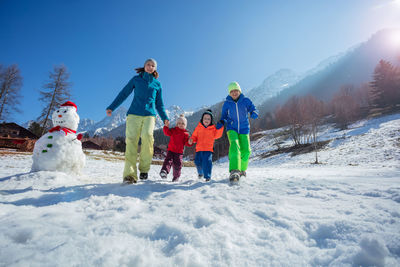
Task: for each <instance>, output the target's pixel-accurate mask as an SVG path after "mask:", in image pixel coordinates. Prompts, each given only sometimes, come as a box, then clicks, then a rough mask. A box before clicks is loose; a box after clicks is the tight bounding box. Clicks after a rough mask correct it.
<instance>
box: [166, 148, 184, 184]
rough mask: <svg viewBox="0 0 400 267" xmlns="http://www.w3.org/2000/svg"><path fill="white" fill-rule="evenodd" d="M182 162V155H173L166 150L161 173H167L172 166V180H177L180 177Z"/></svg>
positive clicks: (173, 153)
mask: <svg viewBox="0 0 400 267" xmlns="http://www.w3.org/2000/svg"><path fill="white" fill-rule="evenodd" d="M182 160H183V154H180V153H175V152H172V151H169V150H168V152H167V156H166V157H165V160H164V163H163V166H162V168H161V171H165V172H166V173H169V171H170V170H171V166H172V167H173V175H174V179H175V178H179V177H180V176H181V170H182Z"/></svg>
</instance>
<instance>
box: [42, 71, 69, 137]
mask: <svg viewBox="0 0 400 267" xmlns="http://www.w3.org/2000/svg"><path fill="white" fill-rule="evenodd" d="M68 78H69V73H68V71H67V68H66V67H65V66H64V65H62V64H61V65H58V66H55V67H54V69H53V72H50V74H49V82H47V83H46V84H45V85H44V86H43V90H42V91H40V95H41V97H40V98H39V100H40V101H42V102H44V103H45V107H44V108H43V110H42V113H41V114H40V116H39V118H38V120H39V121H41V122H42V126H41V127H42V129H43V131H42V135H43V134H44V132H45V131H46V129H47V123H48V121H49V120H50V119H49V116H50V114H51V113H52V112H53V111H54V110H55V109H56V108H57V107H58V106H60V105H61V104H63V103H64V102H65V101H67V100H68V99H69V98H70V97H71V93H70V86H71V85H72V84H71V83H70V82H68V81H67V80H68Z"/></svg>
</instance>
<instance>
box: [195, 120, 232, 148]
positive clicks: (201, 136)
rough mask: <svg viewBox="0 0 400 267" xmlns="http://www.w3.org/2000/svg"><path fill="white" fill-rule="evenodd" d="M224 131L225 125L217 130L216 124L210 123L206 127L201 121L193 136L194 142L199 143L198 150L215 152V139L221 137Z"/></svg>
mask: <svg viewBox="0 0 400 267" xmlns="http://www.w3.org/2000/svg"><path fill="white" fill-rule="evenodd" d="M223 132H224V127H222V128H221V129H218V130H217V129H216V128H215V125H210V126H208V127H207V128H206V127H204V125H203V124H202V123H201V122H199V124H198V125H197V127H196V129H194V132H193V134H192V137H191V138H192V139H193V143H197V144H196V152H198V151H211V152H214V140H215V139H218V138H220V137H221V136H222V133H223Z"/></svg>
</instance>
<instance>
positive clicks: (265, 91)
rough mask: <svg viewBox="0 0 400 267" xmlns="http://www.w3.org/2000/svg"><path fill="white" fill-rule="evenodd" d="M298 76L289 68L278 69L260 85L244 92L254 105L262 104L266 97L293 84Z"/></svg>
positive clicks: (274, 94) (272, 95)
mask: <svg viewBox="0 0 400 267" xmlns="http://www.w3.org/2000/svg"><path fill="white" fill-rule="evenodd" d="M298 80H299V76H298V75H297V74H296V73H295V72H294V71H292V70H290V69H280V70H278V71H277V72H275V73H274V74H272V75H270V76H268V77H267V78H266V79H265V80H264V81H263V82H262V84H261V85H259V86H257V87H255V88H253V89H251V90H250V91H249V92H247V93H244V94H245V95H246V97H249V98H250V99H251V100H252V101H253V103H254V105H256V106H258V105H260V104H262V103H263V102H264V101H265V100H266V99H268V98H271V97H274V96H276V95H277V94H278V93H279V92H280V91H282V90H284V89H286V88H288V87H289V86H291V85H293V84H295V83H296V82H297V81H298Z"/></svg>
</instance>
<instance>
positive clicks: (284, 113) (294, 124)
mask: <svg viewBox="0 0 400 267" xmlns="http://www.w3.org/2000/svg"><path fill="white" fill-rule="evenodd" d="M299 102H300V100H299V97H298V96H292V97H291V98H290V99H289V100H288V101H286V103H285V104H284V105H283V106H282V107H279V106H278V107H277V108H276V109H275V118H276V121H277V123H278V125H280V126H285V125H289V126H290V133H291V137H292V139H293V142H294V145H300V143H301V133H302V130H303V121H302V117H301V110H300V104H299Z"/></svg>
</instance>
